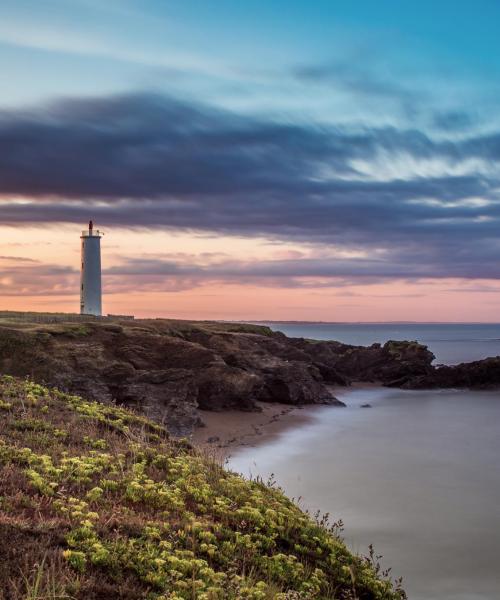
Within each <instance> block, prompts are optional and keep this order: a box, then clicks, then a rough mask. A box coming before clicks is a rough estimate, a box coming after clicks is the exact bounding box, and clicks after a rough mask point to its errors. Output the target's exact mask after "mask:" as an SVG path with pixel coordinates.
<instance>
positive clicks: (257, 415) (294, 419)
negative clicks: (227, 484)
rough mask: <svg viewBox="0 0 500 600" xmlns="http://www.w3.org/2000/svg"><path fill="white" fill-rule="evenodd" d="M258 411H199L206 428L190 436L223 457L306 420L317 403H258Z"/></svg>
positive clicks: (263, 440) (200, 445) (195, 442)
mask: <svg viewBox="0 0 500 600" xmlns="http://www.w3.org/2000/svg"><path fill="white" fill-rule="evenodd" d="M259 406H260V408H261V409H262V411H261V412H242V411H237V410H232V411H224V412H213V411H206V410H205V411H202V410H200V416H201V418H202V420H203V422H204V423H205V427H200V428H198V429H197V430H196V431H195V433H194V434H193V436H192V438H191V439H192V441H193V443H194V444H196V445H197V446H199V447H201V448H205V449H209V450H210V451H213V452H214V453H215V454H217V455H219V456H220V458H222V459H225V458H227V457H228V456H230V455H231V453H232V451H234V450H235V449H236V448H239V447H241V446H250V447H252V446H256V445H257V444H261V443H262V442H265V441H267V440H269V439H270V438H274V437H275V436H277V435H279V434H280V433H281V432H283V431H285V430H286V429H288V428H290V427H298V426H299V425H303V424H305V423H307V422H309V421H310V420H311V418H312V414H313V411H314V410H317V409H318V406H290V405H287V404H275V403H273V404H267V403H264V402H261V403H259Z"/></svg>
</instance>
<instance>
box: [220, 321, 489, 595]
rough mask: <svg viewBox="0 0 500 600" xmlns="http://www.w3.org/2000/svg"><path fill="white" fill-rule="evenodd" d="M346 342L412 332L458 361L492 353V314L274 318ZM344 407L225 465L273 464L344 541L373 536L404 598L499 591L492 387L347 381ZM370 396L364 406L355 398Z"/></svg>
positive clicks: (314, 416)
mask: <svg viewBox="0 0 500 600" xmlns="http://www.w3.org/2000/svg"><path fill="white" fill-rule="evenodd" d="M270 326H271V327H272V328H273V329H279V330H280V331H283V332H284V333H286V334H287V335H293V336H302V337H308V338H316V339H339V340H341V341H343V342H346V343H352V344H370V343H372V342H384V341H386V340H387V339H415V340H418V341H420V342H422V343H425V344H427V345H428V346H429V348H430V349H431V350H432V351H433V352H434V354H435V355H436V362H443V363H444V362H447V363H450V364H451V363H455V362H461V361H468V360H477V359H480V358H484V357H485V356H489V355H496V354H500V325H431V324H429V325H416V324H405V325H393V324H389V325H372V324H370V325H361V324H359V325H342V324H339V325H337V324H309V323H307V324H306V323H287V324H282V323H279V324H278V323H271V324H270ZM337 397H339V398H340V399H341V400H343V401H344V402H345V403H346V404H347V407H346V408H337V407H314V408H305V409H304V410H305V411H308V413H309V416H310V420H309V421H308V422H307V424H305V425H303V426H300V427H297V428H292V429H288V430H285V431H283V433H282V434H280V435H279V436H278V437H277V438H275V439H274V440H272V441H270V442H266V443H263V444H261V445H257V446H256V447H252V448H242V449H239V450H237V451H235V453H234V454H233V456H232V457H231V459H230V461H229V466H230V467H231V468H232V469H233V470H236V471H238V472H241V473H243V474H244V475H246V476H256V475H261V476H263V477H265V478H267V477H268V476H269V475H270V474H274V477H275V479H276V481H277V483H278V484H279V485H280V486H281V487H283V489H284V490H285V492H286V493H287V494H288V495H289V496H292V497H294V498H300V504H301V505H302V506H303V507H304V508H307V509H309V510H311V511H316V510H317V509H320V510H321V511H322V512H328V513H330V515H331V519H332V520H337V519H342V520H343V522H344V524H345V530H344V537H345V539H346V542H347V543H348V545H349V546H350V547H351V548H352V549H353V550H355V551H356V552H359V553H361V554H366V553H367V552H368V545H369V544H371V543H373V544H374V546H375V550H376V552H377V553H378V554H382V555H383V557H384V558H383V565H384V566H390V567H392V572H393V574H394V575H395V576H403V579H404V585H405V588H406V590H407V592H408V594H409V598H410V599H411V600H438V599H439V600H452V599H453V600H495V599H498V598H500V568H499V566H498V560H499V557H500V501H499V500H500V460H499V457H500V392H491V391H489V392H480V391H467V390H433V391H407V390H395V389H385V388H369V389H352V390H349V389H346V390H342V391H341V392H340V393H337ZM365 403H369V404H371V405H372V408H361V404H365Z"/></svg>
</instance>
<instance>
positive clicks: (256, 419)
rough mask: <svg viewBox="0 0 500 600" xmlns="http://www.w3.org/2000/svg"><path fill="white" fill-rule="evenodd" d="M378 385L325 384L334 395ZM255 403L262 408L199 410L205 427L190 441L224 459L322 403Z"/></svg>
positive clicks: (308, 417) (303, 418)
mask: <svg viewBox="0 0 500 600" xmlns="http://www.w3.org/2000/svg"><path fill="white" fill-rule="evenodd" d="M379 385H380V384H376V383H373V384H372V383H354V384H352V385H351V386H350V387H348V388H345V387H341V388H339V387H335V386H328V389H329V390H330V391H331V392H332V394H333V395H334V396H335V395H336V394H337V393H338V394H339V395H342V393H345V392H346V391H348V390H353V389H360V388H372V387H373V388H375V387H379ZM257 404H258V406H259V407H260V408H261V409H262V410H261V412H243V411H239V410H227V411H223V412H213V411H207V410H200V411H199V412H200V417H201V419H202V421H203V423H204V424H205V427H200V428H198V429H197V430H196V431H195V432H194V434H193V435H192V436H191V441H192V442H193V443H194V444H195V445H196V446H198V447H200V448H202V449H205V450H207V451H209V452H210V453H211V454H213V455H215V456H216V457H217V458H218V459H220V460H222V461H224V460H226V459H227V458H228V457H229V456H231V454H233V453H234V452H235V450H236V449H237V448H240V447H242V446H247V447H256V446H258V445H261V444H262V443H265V442H268V441H270V440H271V439H274V438H276V436H279V435H280V434H281V433H283V432H284V431H286V430H288V429H290V428H295V427H300V426H301V425H304V424H306V423H309V422H311V421H312V420H313V417H314V414H315V412H316V411H317V410H319V409H320V408H322V407H324V405H307V406H290V405H289V404H279V403H272V404H271V403H266V402H258V403H257ZM332 410H342V408H339V407H337V406H332Z"/></svg>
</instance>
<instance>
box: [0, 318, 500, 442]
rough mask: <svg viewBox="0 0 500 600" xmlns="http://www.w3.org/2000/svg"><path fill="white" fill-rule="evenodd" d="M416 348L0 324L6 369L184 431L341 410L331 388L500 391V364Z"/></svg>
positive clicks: (164, 329) (225, 331)
mask: <svg viewBox="0 0 500 600" xmlns="http://www.w3.org/2000/svg"><path fill="white" fill-rule="evenodd" d="M433 359H434V356H433V354H432V353H431V352H430V351H429V350H428V349H427V348H426V347H425V346H422V345H421V344H418V343H417V342H401V341H399V342H398V341H390V342H387V343H386V344H384V345H383V346H382V345H380V344H372V345H371V346H369V347H363V346H351V345H349V344H342V343H340V342H335V341H314V340H306V339H303V338H287V337H286V336H285V335H283V334H281V333H273V332H271V331H270V330H269V329H268V328H266V327H259V326H257V325H248V326H247V325H245V324H241V323H239V324H221V323H210V322H207V323H203V322H200V323H190V322H186V321H167V320H162V319H158V320H136V321H120V320H117V322H116V323H115V322H112V323H110V322H103V323H100V322H99V321H92V322H89V323H87V322H85V323H83V324H81V325H80V324H79V325H78V326H75V324H74V323H72V324H67V323H64V322H60V323H56V324H54V325H45V326H33V327H30V328H29V329H26V328H24V327H19V328H17V329H16V326H15V325H12V324H4V325H2V324H0V372H3V373H9V374H12V375H18V376H29V377H32V378H33V379H35V380H37V381H40V382H43V383H47V384H48V385H53V386H57V387H59V388H60V389H62V390H66V391H70V392H72V393H76V394H81V395H83V396H85V397H88V398H91V399H95V400H98V401H100V402H118V403H121V404H126V405H129V406H134V407H135V408H136V409H137V410H141V411H142V412H144V413H145V414H146V415H148V416H149V417H152V418H154V419H155V420H157V421H158V422H161V423H164V424H165V425H166V426H167V427H168V429H169V430H170V431H171V432H173V433H175V434H177V435H187V434H189V433H190V432H191V431H192V430H193V429H194V428H195V427H196V426H199V425H201V421H200V418H199V414H198V410H197V409H198V408H199V407H200V408H203V409H204V410H214V411H222V410H228V409H236V410H241V411H256V410H260V408H259V405H258V403H257V401H264V402H281V403H285V404H289V405H293V406H296V407H301V406H304V405H307V404H331V405H337V406H344V404H343V403H342V402H340V401H339V400H337V399H336V398H335V397H334V395H333V394H332V392H331V391H330V390H329V389H328V384H334V385H341V386H346V385H350V383H351V382H352V381H376V382H381V383H383V384H384V385H387V386H394V387H404V388H432V387H477V388H487V387H493V386H499V385H500V358H498V357H497V358H491V359H487V360H484V361H477V362H475V363H469V364H463V365H457V366H454V367H449V366H440V367H434V366H433V365H432V361H433Z"/></svg>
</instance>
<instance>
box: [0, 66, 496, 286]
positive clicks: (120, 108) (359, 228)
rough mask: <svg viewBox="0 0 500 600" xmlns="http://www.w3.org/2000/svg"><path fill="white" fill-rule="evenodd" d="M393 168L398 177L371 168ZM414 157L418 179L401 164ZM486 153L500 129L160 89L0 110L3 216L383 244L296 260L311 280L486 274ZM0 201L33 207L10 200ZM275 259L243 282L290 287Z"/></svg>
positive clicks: (489, 252) (492, 157)
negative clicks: (243, 105) (423, 123)
mask: <svg viewBox="0 0 500 600" xmlns="http://www.w3.org/2000/svg"><path fill="white" fill-rule="evenodd" d="M303 75H304V74H303ZM309 75H310V76H312V75H313V74H309ZM393 91H394V93H396V92H397V90H393ZM470 159H475V162H476V163H478V164H479V163H480V165H482V166H481V168H479V167H478V169H477V172H475V171H471V167H470V166H469V167H467V169H465V168H462V169H461V168H458V167H460V165H463V164H465V162H466V161H468V163H469V165H470V162H471V161H470ZM393 161H395V162H396V164H398V165H401V167H400V169H399V170H400V172H401V175H400V176H399V178H394V176H393V177H392V178H391V179H389V178H388V177H384V176H383V172H379V173H378V172H377V169H378V170H379V171H383V170H384V169H386V167H387V168H390V167H392V162H393ZM425 161H427V162H428V163H430V164H432V165H433V168H432V169H429V170H428V172H429V173H433V174H432V175H430V174H426V171H425V168H424V167H417V168H414V165H415V164H419V162H420V163H422V162H423V163H425ZM499 161H500V133H497V134H489V135H485V136H482V137H477V136H476V137H474V136H469V137H467V138H465V139H460V140H459V141H452V140H442V139H439V140H437V139H433V138H432V137H431V136H429V135H427V134H425V133H424V132H421V131H417V130H398V129H396V128H380V129H367V128H361V127H359V128H356V129H355V128H350V129H347V128H340V127H333V126H321V125H318V124H307V123H305V124H304V123H299V124H297V123H290V122H287V121H286V120H282V121H281V122H276V121H269V120H265V119H263V118H257V117H249V116H243V115H239V114H235V113H231V112H228V111H223V110H216V109H213V108H210V107H207V106H204V105H202V104H195V103H193V102H190V103H188V102H182V101H179V100H175V99H172V98H169V97H164V96H159V95H146V94H142V95H141V94H136V95H125V96H115V97H110V98H102V99H85V100H77V99H73V100H66V101H63V102H58V103H55V104H52V105H50V106H46V107H44V108H43V109H39V110H33V111H17V112H13V111H4V112H3V113H0V194H1V195H3V196H4V198H5V201H4V203H3V204H2V205H1V210H2V213H1V214H2V221H3V222H4V223H10V224H12V225H20V224H24V223H46V222H72V223H75V222H80V223H84V222H85V221H86V220H87V219H88V218H89V217H93V218H94V220H96V221H97V222H98V223H99V225H105V226H114V225H120V226H128V227H130V226H132V227H134V226H135V227H144V228H154V227H164V228H172V229H183V230H196V231H198V232H200V231H201V232H205V233H209V234H218V233H224V234H237V235H245V236H266V237H268V238H270V239H294V240H298V241H301V242H310V243H313V244H323V245H324V244H335V245H336V246H339V247H342V246H345V247H349V248H351V247H356V248H360V249H364V250H367V251H370V252H371V251H373V250H374V249H384V250H385V252H386V254H385V263H384V264H383V265H381V264H379V263H378V262H373V261H365V262H356V261H347V262H345V263H343V262H339V261H335V273H332V272H331V269H332V267H330V272H329V274H324V273H323V271H322V268H323V267H321V268H320V266H319V265H310V266H309V267H308V269H309V270H310V273H309V275H310V276H316V275H313V273H314V272H315V269H317V273H318V275H317V276H319V277H321V276H326V277H333V276H335V277H337V276H338V277H347V276H351V275H352V276H373V277H376V276H378V277H392V278H396V277H405V276H408V277H424V276H425V277H441V276H443V274H446V273H448V274H453V275H454V276H459V277H475V276H484V277H498V276H499V275H500V273H499V270H498V268H497V266H496V260H497V256H498V252H499V249H500V248H499V245H498V243H497V231H498V222H499V219H500V211H499V203H498V201H499V189H500V178H499V176H498V170H495V168H496V166H497V165H498V162H499ZM361 165H365V167H366V168H368V169H369V171H370V172H371V176H368V175H367V172H366V171H365V170H363V168H362V166H361ZM405 165H407V168H405ZM436 165H438V168H436ZM395 172H396V173H397V172H398V170H397V169H395ZM412 173H415V174H413V175H412ZM457 173H458V174H457ZM11 194H15V195H16V196H19V195H20V196H26V197H29V198H31V199H32V200H33V203H32V204H30V205H26V204H20V203H15V202H11V203H9V202H8V198H9V195H11ZM471 198H482V199H483V200H485V201H487V202H483V203H471V202H470V201H468V200H469V199H471ZM175 265H176V263H172V264H170V266H169V265H168V264H167V265H163V266H162V268H166V269H168V268H171V269H174V270H175ZM140 267H141V268H145V269H146V267H147V265H144V264H143V265H140ZM177 268H178V267H177ZM270 268H271V265H269V264H268V265H266V269H270ZM288 268H289V265H288V264H286V265H285V264H275V265H274V266H273V269H272V271H273V272H272V273H266V274H261V275H258V274H255V273H252V274H251V275H250V274H249V275H248V276H251V277H256V276H259V277H264V278H267V279H266V280H269V279H270V278H272V277H284V276H286V277H289V278H291V279H290V280H289V281H291V282H292V283H293V277H296V276H297V272H289V271H288V270H287V269H288ZM238 269H239V266H238ZM283 270H284V271H283ZM292 271H293V268H292ZM160 275H161V274H160ZM170 275H172V276H176V277H177V278H178V279H179V277H180V276H182V277H188V278H190V277H191V275H193V276H194V277H195V279H196V280H197V281H198V280H199V279H200V273H199V272H197V273H195V274H189V273H184V272H182V273H170ZM239 275H240V276H243V275H244V273H242V272H241V271H239ZM226 276H229V275H228V274H226ZM235 276H236V274H235Z"/></svg>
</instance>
